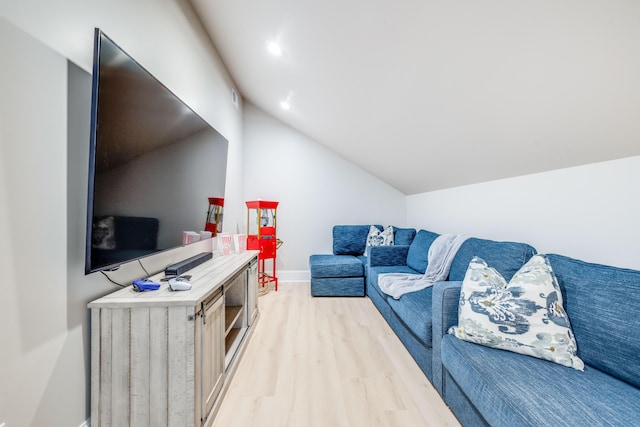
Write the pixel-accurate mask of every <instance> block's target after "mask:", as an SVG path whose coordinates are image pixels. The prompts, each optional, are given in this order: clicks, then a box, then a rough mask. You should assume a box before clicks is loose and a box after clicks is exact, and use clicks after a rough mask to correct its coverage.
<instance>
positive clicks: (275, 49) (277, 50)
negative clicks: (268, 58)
mask: <svg viewBox="0 0 640 427" xmlns="http://www.w3.org/2000/svg"><path fill="white" fill-rule="evenodd" d="M267 49H269V52H271V53H273V54H274V55H276V56H281V55H282V48H281V47H280V45H279V44H278V43H276V42H268V43H267Z"/></svg>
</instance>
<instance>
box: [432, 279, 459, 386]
mask: <svg viewBox="0 0 640 427" xmlns="http://www.w3.org/2000/svg"><path fill="white" fill-rule="evenodd" d="M461 287H462V282H437V283H435V284H434V285H433V299H432V303H431V304H432V305H431V309H432V316H433V320H432V327H433V330H432V346H433V359H432V360H433V366H432V368H433V385H434V386H435V388H436V390H438V393H440V395H442V396H443V395H444V394H443V392H444V389H443V386H444V368H443V366H442V354H441V353H440V348H441V344H442V337H443V336H445V335H446V333H447V330H448V329H449V328H450V327H451V326H454V325H456V324H457V323H458V304H459V301H460V288H461Z"/></svg>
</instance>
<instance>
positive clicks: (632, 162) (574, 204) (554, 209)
mask: <svg viewBox="0 0 640 427" xmlns="http://www.w3.org/2000/svg"><path fill="white" fill-rule="evenodd" d="M639 194H640V156H637V157H629V158H626V159H621V160H613V161H608V162H602V163H595V164H591V165H586V166H579V167H574V168H568V169H560V170H555V171H551V172H545V173H539V174H534V175H526V176H521V177H516V178H510V179H504V180H499V181H492V182H487V183H482V184H474V185H468V186H464V187H458V188H453V189H449V190H441V191H433V192H429V193H423V194H417V195H413V196H409V197H407V222H408V223H409V224H411V225H412V226H415V227H417V228H425V229H428V230H433V231H436V232H439V233H469V234H472V235H474V236H477V237H483V238H489V239H494V240H513V241H522V242H527V243H530V244H531V245H533V246H534V247H535V248H536V249H537V250H538V252H540V253H558V254H561V255H566V256H570V257H573V258H578V259H582V260H584V261H588V262H596V263H602V264H608V265H614V266H619V267H627V268H634V269H640V219H639V218H640V216H639V212H640V197H638V195H639Z"/></svg>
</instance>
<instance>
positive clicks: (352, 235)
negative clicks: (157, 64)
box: [333, 225, 382, 256]
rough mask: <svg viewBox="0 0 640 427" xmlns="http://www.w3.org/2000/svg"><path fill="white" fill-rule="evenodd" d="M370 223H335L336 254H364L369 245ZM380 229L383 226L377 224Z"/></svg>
mask: <svg viewBox="0 0 640 427" xmlns="http://www.w3.org/2000/svg"><path fill="white" fill-rule="evenodd" d="M369 227H370V226H369V225H335V226H333V254H334V255H356V256H358V255H362V254H363V253H364V250H365V247H366V245H367V235H368V234H369ZM376 227H378V229H380V230H382V227H381V226H379V225H376Z"/></svg>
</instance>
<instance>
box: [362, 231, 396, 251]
mask: <svg viewBox="0 0 640 427" xmlns="http://www.w3.org/2000/svg"><path fill="white" fill-rule="evenodd" d="M369 246H393V227H392V226H390V225H388V226H386V227H385V228H384V230H382V231H380V229H378V227H376V226H375V225H372V226H370V227H369V234H368V235H367V244H366V246H365V248H364V254H363V255H364V256H367V247H369Z"/></svg>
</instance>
